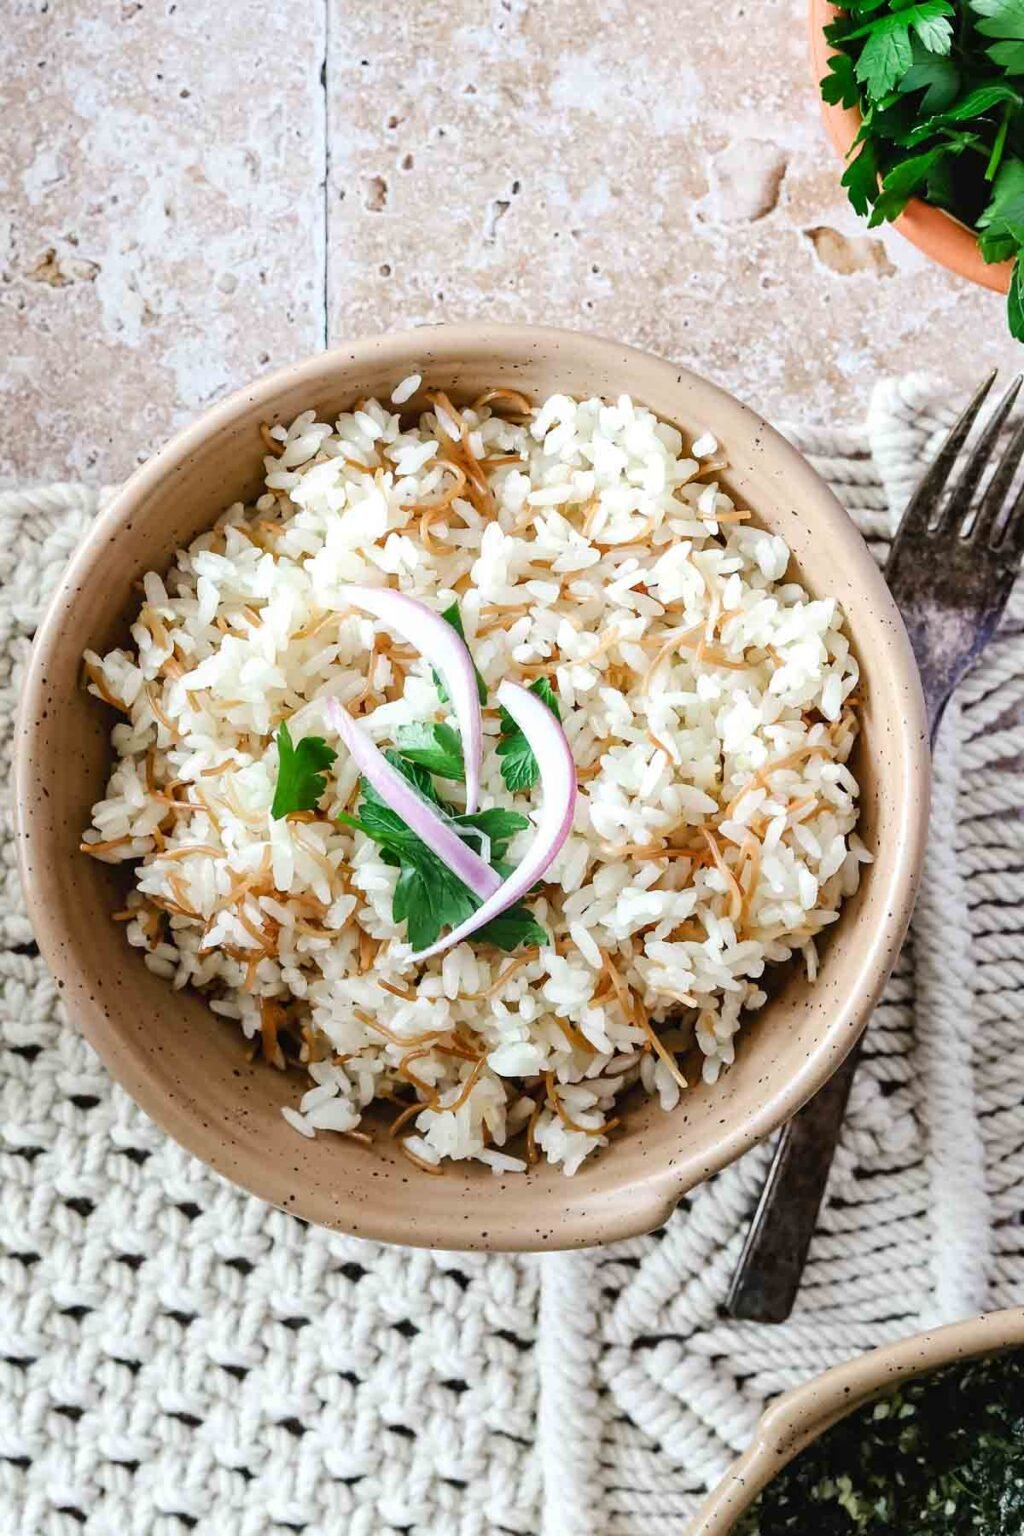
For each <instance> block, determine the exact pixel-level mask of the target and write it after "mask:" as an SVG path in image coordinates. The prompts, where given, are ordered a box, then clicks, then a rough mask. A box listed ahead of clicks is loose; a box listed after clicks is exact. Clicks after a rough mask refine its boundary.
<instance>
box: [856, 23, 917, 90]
mask: <svg viewBox="0 0 1024 1536" xmlns="http://www.w3.org/2000/svg"><path fill="white" fill-rule="evenodd" d="M913 62H914V50H913V49H912V48H911V46H910V32H909V30H906V29H888V28H887V29H886V30H884V31H882V30H879V31H877V32H873V33H872V34H871V36H870V37H869V38H868V40H867V42H866V43H865V44H864V47H863V49H862V51H861V56H860V58H859V59H858V60H857V64H856V68H855V74H856V76H857V79H858V80H861V81H863V83H864V84H865V85H866V86H867V90H868V95H869V96H874V97H875V99H876V100H877V99H878V97H879V96H885V95H886V94H887V93H888V92H889V91H891V90H892V88H893V86H894V85H895V84H896V82H897V80H898V79H899V78H900V76H901V75H903V74H905V73H906V71H907V70H908V69H909V68H910V66H911V64H912V63H913Z"/></svg>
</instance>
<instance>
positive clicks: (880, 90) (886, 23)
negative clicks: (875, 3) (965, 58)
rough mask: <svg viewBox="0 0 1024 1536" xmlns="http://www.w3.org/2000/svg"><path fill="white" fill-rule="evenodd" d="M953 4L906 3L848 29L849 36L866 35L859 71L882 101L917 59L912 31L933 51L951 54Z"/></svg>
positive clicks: (934, 0) (940, 0) (939, 1)
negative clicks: (861, 24)
mask: <svg viewBox="0 0 1024 1536" xmlns="http://www.w3.org/2000/svg"><path fill="white" fill-rule="evenodd" d="M952 15H953V7H952V5H951V4H950V3H949V0H923V3H922V4H920V5H905V6H902V7H901V8H900V9H899V10H895V11H888V12H886V13H884V14H883V15H879V16H873V17H872V18H871V20H870V21H867V22H865V23H864V25H863V26H861V27H855V28H854V29H853V31H852V32H846V33H845V40H846V41H852V40H853V39H855V38H859V37H864V38H865V39H866V41H865V43H864V46H863V48H862V49H861V52H860V57H859V58H858V60H857V64H856V69H855V74H856V77H857V79H858V80H860V81H862V82H863V83H864V85H865V86H866V87H867V92H868V95H869V96H870V97H872V98H873V99H874V100H875V101H878V100H879V99H880V98H881V97H883V96H887V95H888V94H889V92H890V91H891V90H892V89H893V88H894V87H895V85H896V83H897V81H898V80H899V79H900V78H901V77H902V76H903V75H905V74H906V72H907V70H908V69H910V67H911V65H912V64H913V62H914V48H913V42H912V36H911V34H912V33H913V34H916V36H917V39H918V41H919V42H920V43H921V45H922V47H923V48H925V49H926V50H927V51H928V52H929V53H937V54H947V53H949V50H950V46H951V44H952V40H953V29H952V26H951V25H950V21H949V18H950V16H952Z"/></svg>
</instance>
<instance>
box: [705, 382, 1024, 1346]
mask: <svg viewBox="0 0 1024 1536" xmlns="http://www.w3.org/2000/svg"><path fill="white" fill-rule="evenodd" d="M995 377H996V375H995V373H992V374H990V375H989V377H988V378H987V379H986V380H985V383H984V384H983V385H982V386H981V388H980V389H979V390H978V392H977V394H976V395H975V396H974V398H973V399H972V400H971V402H970V404H969V405H968V406H967V408H966V409H965V410H964V412H963V414H962V415H961V416H960V418H959V420H958V421H957V422H956V423H955V425H954V426H953V427H952V428H951V430H950V433H949V436H948V437H947V438H946V441H945V443H944V444H943V446H942V449H941V451H940V453H939V455H938V457H937V458H936V460H935V462H934V464H933V465H932V466H931V468H930V469H929V470H928V472H927V474H926V475H925V477H924V479H923V480H922V481H921V484H920V485H919V486H918V488H917V490H916V491H915V493H914V496H913V498H912V500H911V501H910V504H909V506H908V507H907V510H906V512H905V513H904V514H903V520H902V522H901V523H900V527H899V531H898V532H897V534H896V538H895V540H894V542H893V546H892V550H891V552H890V555H889V559H888V562H887V564H886V568H885V574H886V580H887V581H888V583H889V588H890V590H891V592H892V595H893V597H894V598H895V599H896V603H897V605H898V607H899V609H900V612H901V613H902V615H903V620H904V623H905V624H906V626H907V633H908V634H909V636H910V643H911V645H912V646H913V649H914V655H915V656H916V658H917V664H918V667H919V669H920V672H921V682H922V685H923V688H924V696H925V704H926V706H927V711H928V726H929V731H930V734H931V740H932V741H933V742H934V740H935V733H936V731H937V729H938V725H939V721H940V720H941V719H942V712H943V710H944V709H945V707H946V705H947V703H948V702H949V698H950V695H951V694H952V692H953V690H954V688H955V687H956V685H957V684H958V683H959V681H960V679H961V678H962V677H963V676H964V674H965V673H966V672H967V671H968V669H969V668H970V667H971V665H972V664H973V663H974V662H975V661H976V660H977V658H978V656H979V655H980V653H981V652H982V651H983V650H984V648H985V646H986V645H987V643H988V641H989V640H990V639H991V637H992V635H993V633H994V632H995V629H996V625H997V624H998V623H999V619H1000V617H1001V616H1002V613H1003V609H1004V608H1005V607H1006V604H1007V601H1008V599H1009V596H1010V592H1011V590H1012V588H1013V583H1014V580H1015V578H1016V576H1017V572H1018V570H1019V569H1020V565H1021V560H1022V558H1024V489H1022V490H1020V491H1019V492H1017V493H1016V494H1015V495H1012V494H1011V492H1012V488H1013V483H1014V479H1015V476H1016V473H1017V469H1018V466H1019V465H1020V462H1021V458H1022V457H1024V422H1021V424H1020V425H1019V426H1018V427H1017V428H1016V430H1015V432H1014V433H1013V436H1012V437H1011V439H1010V442H1009V444H1008V445H1007V447H1006V449H1005V451H1004V452H1003V454H1002V456H1001V457H1000V458H999V459H998V461H996V460H995V451H996V448H997V445H998V442H999V437H1000V433H1001V431H1002V428H1003V426H1004V424H1005V422H1006V419H1007V417H1008V415H1009V413H1010V411H1011V409H1012V408H1013V404H1014V401H1015V400H1016V398H1017V394H1018V391H1019V390H1020V387H1021V383H1022V379H1021V378H1017V379H1015V380H1014V382H1013V383H1012V384H1011V386H1010V388H1009V389H1008V390H1007V392H1006V394H1005V395H1004V396H1003V398H1002V400H1001V401H1000V402H999V404H998V405H997V406H996V408H995V410H994V411H993V412H992V414H991V416H990V417H989V420H988V422H987V423H986V425H985V428H984V431H983V432H982V433H981V434H980V436H979V437H978V440H977V443H976V444H975V446H974V448H973V449H972V451H971V453H970V455H969V457H968V459H967V462H966V464H965V465H964V468H963V469H962V470H961V472H960V475H959V477H958V478H957V479H956V480H955V481H954V483H953V484H952V486H951V487H950V481H951V480H952V479H953V474H954V470H955V468H956V464H957V460H958V458H959V457H960V453H961V450H962V449H963V447H964V444H965V443H966V441H967V438H968V435H969V434H970V431H971V428H972V427H973V425H974V423H975V421H976V419H977V417H978V413H979V412H980V410H981V407H982V404H983V403H984V401H985V399H986V397H987V396H988V393H989V391H990V390H991V388H992V384H993V382H994V380H995ZM991 463H995V469H994V472H993V474H992V477H991V479H990V481H989V483H988V486H987V487H986V489H985V491H984V494H983V495H982V497H981V500H980V503H979V504H978V505H977V506H976V505H975V502H976V499H977V492H978V487H979V485H980V484H981V481H982V477H983V476H984V474H985V471H986V469H987V468H988V467H989V465H990V464H991ZM859 1055H860V1046H859V1045H858V1046H856V1047H855V1048H854V1049H853V1050H852V1051H851V1052H850V1054H849V1056H847V1058H846V1060H845V1061H844V1062H843V1064H842V1066H841V1067H840V1068H839V1070H838V1071H837V1072H836V1073H835V1074H834V1076H833V1077H832V1078H831V1079H830V1080H829V1082H828V1083H826V1085H825V1087H824V1088H822V1089H821V1090H820V1092H819V1093H817V1094H816V1095H815V1097H814V1098H813V1099H811V1101H810V1102H809V1103H808V1104H806V1105H805V1106H804V1108H803V1109H802V1110H800V1111H799V1113H798V1114H797V1115H795V1116H794V1118H793V1119H792V1120H791V1121H790V1122H789V1124H788V1125H787V1126H785V1128H784V1129H783V1132H782V1135H781V1137H780V1139H779V1145H778V1147H777V1149H776V1152H775V1157H774V1160H773V1162H772V1166H771V1169H770V1170H769V1173H768V1178H767V1181H766V1183H765V1187H764V1190H763V1191H762V1194H761V1200H760V1203H759V1205H758V1207H757V1210H756V1211H755V1213H754V1218H753V1221H752V1223H751V1227H750V1231H749V1233H748V1234H747V1241H746V1244H745V1246H744V1248H743V1252H742V1253H741V1255H740V1260H739V1264H738V1265H737V1268H736V1273H735V1275H734V1276H733V1281H732V1285H731V1287H730V1290H729V1295H728V1298H727V1300H726V1310H727V1311H728V1313H729V1315H730V1316H731V1317H735V1318H743V1319H745V1320H748V1321H751V1322H760V1323H781V1322H784V1321H785V1319H786V1318H787V1317H788V1316H789V1314H790V1312H791V1311H792V1308H793V1303H794V1301H795V1300H796V1294H797V1291H798V1289H799V1286H800V1278H801V1276H802V1274H803V1269H804V1263H805V1261H806V1258H807V1250H808V1248H809V1247H810V1242H811V1237H812V1234H813V1232H814V1227H815V1224H816V1221H817V1217H818V1211H819V1209H820V1207H821V1201H822V1197H823V1196H824V1193H825V1186H826V1184H827V1182H828V1176H829V1171H830V1169H831V1166H832V1158H833V1156H834V1153H835V1149H836V1144H837V1142H838V1140H839V1132H840V1128H841V1126H842V1123H843V1116H844V1114H845V1112H846V1104H847V1100H848V1098H849V1095H850V1085H851V1083H852V1082H853V1077H854V1073H855V1072H856V1069H857V1061H858V1058H859Z"/></svg>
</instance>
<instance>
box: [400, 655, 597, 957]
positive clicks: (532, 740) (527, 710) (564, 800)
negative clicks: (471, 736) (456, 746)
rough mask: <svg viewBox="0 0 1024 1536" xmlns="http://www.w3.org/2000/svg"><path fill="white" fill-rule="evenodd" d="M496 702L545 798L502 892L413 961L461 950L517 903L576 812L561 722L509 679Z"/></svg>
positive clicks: (547, 862) (563, 837)
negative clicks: (524, 744) (525, 749)
mask: <svg viewBox="0 0 1024 1536" xmlns="http://www.w3.org/2000/svg"><path fill="white" fill-rule="evenodd" d="M497 699H498V703H499V704H502V705H504V707H505V709H507V710H508V712H509V714H510V715H511V716H512V719H513V720H514V721H515V723H516V725H518V727H519V729H520V730H521V731H522V733H523V735H524V736H525V737H526V739H527V741H528V742H529V744H530V748H531V750H532V752H533V755H534V757H535V758H536V759H537V766H538V768H539V769H540V782H541V791H542V794H543V797H544V798H543V800H542V802H541V808H540V816H539V818H538V820H537V831H536V835H535V837H534V839H533V842H532V843H531V844H530V846H529V848H528V849H527V852H526V856H525V858H524V859H523V860H522V862H521V863H520V864H519V866H518V868H517V869H516V871H515V873H514V874H511V875H509V877H508V879H507V880H505V881H504V882H503V883H502V886H501V889H500V890H497V891H495V893H494V895H493V896H489V897H488V898H487V900H486V901H485V902H484V903H483V905H482V906H481V907H478V908H477V910H476V911H475V912H474V913H473V916H472V917H469V918H467V919H466V921H465V922H464V923H460V924H459V926H458V927H457V928H453V929H452V931H451V933H449V934H447V935H446V937H445V938H443V939H438V941H437V943H436V944H432V945H431V946H430V948H429V949H423V950H420V952H419V953H418V954H416V955H413V959H414V960H429V959H430V957H431V955H439V954H441V953H442V952H443V951H444V950H446V949H450V948H451V947H452V945H453V944H461V942H462V940H463V939H468V938H469V936H470V934H471V933H475V932H476V930H477V929H478V928H482V927H483V926H484V924H485V923H489V922H490V921H491V919H492V918H495V917H497V916H498V915H499V914H500V913H502V912H504V911H505V910H506V909H507V908H508V907H511V906H514V905H515V903H516V902H517V901H521V900H522V898H523V897H524V896H525V895H526V894H527V892H528V891H530V890H532V889H533V887H534V886H535V885H536V884H537V881H538V880H539V879H540V878H541V877H542V876H543V875H544V874H545V872H546V871H547V870H548V869H549V868H550V867H551V865H552V863H553V862H554V860H555V857H556V855H557V854H558V852H559V850H560V849H561V847H562V844H563V843H564V842H565V840H566V838H567V837H568V836H569V833H570V832H571V830H572V818H573V811H574V810H575V808H576V764H575V762H574V761H573V755H572V749H571V748H570V746H569V742H568V739H567V738H566V734H565V732H564V731H563V729H562V724H561V721H560V720H559V719H558V718H557V716H556V715H554V714H553V713H552V712H551V710H550V709H549V708H548V706H547V705H546V704H545V703H544V701H543V699H540V698H538V697H537V695H536V694H535V693H531V692H530V690H529V689H528V688H522V687H520V685H519V684H518V683H510V682H509V681H508V680H507V679H506V680H505V682H503V683H502V684H501V686H500V687H499V689H498V693H497Z"/></svg>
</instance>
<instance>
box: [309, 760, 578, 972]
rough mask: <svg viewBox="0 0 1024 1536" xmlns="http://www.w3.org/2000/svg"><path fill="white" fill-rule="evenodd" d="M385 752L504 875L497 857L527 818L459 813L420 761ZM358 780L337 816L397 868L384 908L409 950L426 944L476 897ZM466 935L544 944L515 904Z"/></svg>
mask: <svg viewBox="0 0 1024 1536" xmlns="http://www.w3.org/2000/svg"><path fill="white" fill-rule="evenodd" d="M453 734H454V733H453ZM384 755H385V757H386V758H387V760H388V762H389V763H390V764H391V765H392V767H393V768H397V770H398V772H399V773H401V774H402V775H403V776H404V777H405V778H406V779H408V781H409V783H410V784H412V785H413V786H414V788H415V789H417V790H418V791H419V793H420V794H421V795H423V796H424V798H425V799H427V800H429V801H430V803H431V804H432V805H433V806H435V807H436V808H437V809H438V810H440V811H442V812H443V813H444V814H445V815H446V816H448V817H449V818H450V820H451V822H452V824H453V825H454V827H455V830H456V831H457V832H458V834H459V836H460V837H461V838H462V839H463V841H464V842H466V843H468V844H469V846H470V847H471V848H473V849H474V851H475V852H477V853H481V854H484V853H485V854H486V857H487V860H488V862H489V864H490V865H491V868H492V869H494V870H496V871H497V873H498V874H499V875H501V877H502V878H503V879H505V878H507V876H508V875H509V874H510V873H511V870H510V869H509V866H508V865H507V864H505V862H504V860H505V854H506V853H507V851H508V845H509V843H510V841H511V840H512V838H513V837H514V836H515V834H516V833H517V832H521V831H522V830H523V829H524V828H525V827H527V826H529V822H528V820H527V818H526V817H525V816H522V815H520V814H519V812H518V811H507V810H505V809H503V808H502V807H501V806H495V807H492V808H491V809H490V810H486V811H475V812H474V813H473V814H472V815H471V816H465V815H458V814H457V813H456V812H455V810H454V809H453V807H452V806H450V805H447V804H446V803H445V802H444V801H443V800H442V799H441V798H440V796H439V795H438V793H437V790H436V788H435V787H434V782H433V779H432V778H431V775H430V773H429V772H428V771H427V769H426V768H425V767H423V766H422V765H421V764H419V763H415V762H411V761H410V760H409V759H408V758H406V757H404V756H403V755H402V754H401V753H400V752H396V751H387V752H385V754H384ZM359 783H360V790H361V799H360V802H359V806H358V808H357V814H356V815H355V816H350V815H348V814H347V813H345V812H343V813H342V814H341V815H339V817H338V820H339V821H340V822H342V823H343V824H344V825H345V826H350V827H356V828H358V830H359V831H360V832H362V833H364V835H365V836H366V837H369V838H371V839H372V840H373V841H374V842H375V843H376V844H377V845H378V847H379V848H380V850H381V858H382V859H383V860H384V862H385V864H391V865H392V866H394V867H397V868H398V870H399V876H398V884H397V885H396V887H395V894H394V898H393V902H392V908H391V915H392V917H393V918H394V920H395V922H396V923H405V925H406V937H407V938H408V940H409V943H410V944H411V945H412V946H413V948H414V949H417V950H419V949H426V948H427V947H428V946H429V945H431V944H433V942H434V940H435V939H437V938H439V937H440V935H441V933H442V931H443V930H444V929H445V928H454V927H456V926H457V925H458V924H459V923H462V922H464V921H465V920H466V918H468V917H471V916H472V915H473V913H474V912H475V911H476V910H477V908H478V907H479V905H480V903H479V901H478V900H477V898H476V896H474V894H473V892H472V891H471V890H469V889H468V887H467V886H465V885H463V883H462V881H461V880H460V879H459V878H458V876H457V875H455V874H453V873H452V871H451V870H450V869H449V868H448V866H447V864H445V863H444V862H443V860H441V859H439V858H438V857H437V854H436V853H434V852H433V851H432V850H431V849H430V848H428V847H427V845H426V843H424V842H423V841H422V839H421V838H419V837H417V835H416V833H415V832H413V831H412V829H411V828H410V827H409V826H407V824H406V823H405V822H404V821H403V820H402V818H401V817H400V816H399V815H398V814H397V813H396V812H395V811H393V810H392V809H391V807H390V806H389V805H387V804H386V803H385V802H384V801H383V800H382V799H381V798H380V796H379V795H378V794H377V792H376V790H375V789H374V788H373V786H372V785H371V784H369V783H367V781H366V779H365V778H364V779H360V781H359ZM484 839H486V842H485V841H484ZM473 941H474V943H486V944H494V945H496V946H497V947H498V948H499V949H504V950H513V949H517V948H518V947H519V945H520V944H527V945H530V944H546V943H547V942H548V936H547V934H546V932H545V931H544V929H543V928H542V927H541V925H540V924H539V923H538V922H537V921H536V919H535V918H534V917H533V916H532V914H531V913H530V912H529V911H528V910H527V908H526V907H524V906H520V905H517V906H513V907H509V908H508V910H507V911H505V912H502V913H501V915H500V916H499V917H496V918H494V919H493V921H491V922H489V923H485V924H484V926H483V927H482V928H478V929H477V931H476V933H474V935H473Z"/></svg>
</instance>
